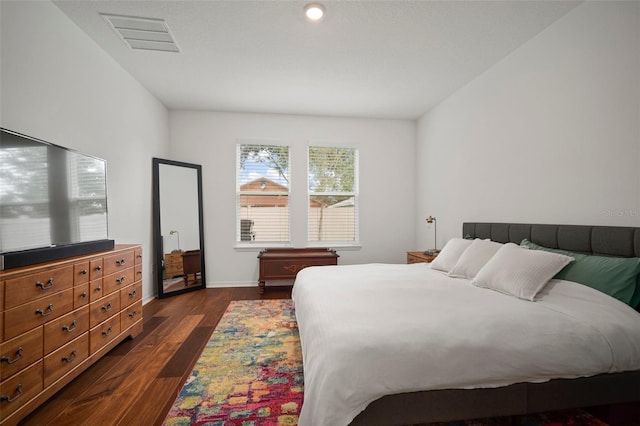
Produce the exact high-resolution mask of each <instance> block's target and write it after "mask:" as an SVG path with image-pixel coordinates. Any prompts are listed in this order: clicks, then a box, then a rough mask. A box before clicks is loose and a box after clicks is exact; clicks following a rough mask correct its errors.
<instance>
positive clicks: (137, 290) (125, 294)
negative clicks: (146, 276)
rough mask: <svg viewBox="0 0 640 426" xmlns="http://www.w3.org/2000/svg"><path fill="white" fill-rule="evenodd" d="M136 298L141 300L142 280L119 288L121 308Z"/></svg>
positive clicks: (135, 300) (133, 301)
mask: <svg viewBox="0 0 640 426" xmlns="http://www.w3.org/2000/svg"><path fill="white" fill-rule="evenodd" d="M138 300H142V281H137V282H136V283H135V284H134V285H130V286H129V287H127V288H123V289H122V290H120V306H121V308H125V307H127V306H129V305H131V304H132V303H135V302H137V301H138Z"/></svg>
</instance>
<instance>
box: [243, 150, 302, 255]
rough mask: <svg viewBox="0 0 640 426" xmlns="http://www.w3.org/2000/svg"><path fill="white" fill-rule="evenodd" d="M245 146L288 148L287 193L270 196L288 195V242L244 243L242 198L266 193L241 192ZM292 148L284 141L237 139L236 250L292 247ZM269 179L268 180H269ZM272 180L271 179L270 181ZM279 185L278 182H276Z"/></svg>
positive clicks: (275, 193) (251, 241) (274, 193)
mask: <svg viewBox="0 0 640 426" xmlns="http://www.w3.org/2000/svg"><path fill="white" fill-rule="evenodd" d="M243 145H266V146H280V147H286V148H287V156H288V168H287V177H288V182H287V189H288V190H287V191H286V192H285V191H274V192H269V193H268V195H269V196H278V195H286V196H287V206H286V208H287V229H286V230H287V235H288V239H287V240H286V241H284V240H282V241H277V240H276V241H255V240H249V241H246V240H245V241H243V240H242V239H241V238H242V225H241V223H242V206H241V198H242V196H252V195H254V196H264V195H265V193H264V192H260V191H241V190H240V187H241V185H242V184H241V182H240V180H241V179H240V175H241V170H242V169H241V167H240V155H241V147H242V146H243ZM292 151H293V150H292V146H291V144H290V143H287V142H286V141H282V140H269V139H237V140H236V149H235V168H236V188H235V189H236V203H235V210H236V212H235V248H238V249H256V248H264V247H291V244H292V235H291V222H292V214H291V213H292V208H291V201H292V197H291V196H292V186H293V179H292V170H291V169H292V162H291V160H292V155H291V154H292ZM267 179H268V178H267ZM269 180H271V179H269ZM276 183H277V182H276Z"/></svg>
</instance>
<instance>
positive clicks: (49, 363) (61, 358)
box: [44, 332, 89, 387]
mask: <svg viewBox="0 0 640 426" xmlns="http://www.w3.org/2000/svg"><path fill="white" fill-rule="evenodd" d="M88 357H89V333H88V332H85V333H83V334H82V335H80V336H79V337H78V338H76V339H75V340H73V341H71V342H69V343H67V344H66V345H64V346H63V347H61V348H60V349H58V350H57V351H55V352H52V353H51V354H50V355H47V356H46V357H45V358H44V386H45V387H47V386H49V385H51V384H52V383H53V382H55V381H56V380H58V379H59V378H60V377H62V376H64V375H65V374H67V373H68V372H69V371H71V370H73V369H74V368H75V367H76V366H77V365H79V364H80V363H81V362H82V361H84V360H85V359H87V358H88Z"/></svg>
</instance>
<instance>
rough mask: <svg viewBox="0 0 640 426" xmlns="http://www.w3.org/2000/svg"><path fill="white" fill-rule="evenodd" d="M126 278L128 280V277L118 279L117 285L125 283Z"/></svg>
mask: <svg viewBox="0 0 640 426" xmlns="http://www.w3.org/2000/svg"><path fill="white" fill-rule="evenodd" d="M126 278H127V277H125V276H122V277H120V278H118V279H117V280H116V283H118V284H122V283H123V282H124V281H125V279H126Z"/></svg>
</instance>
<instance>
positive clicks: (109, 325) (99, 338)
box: [89, 314, 120, 355]
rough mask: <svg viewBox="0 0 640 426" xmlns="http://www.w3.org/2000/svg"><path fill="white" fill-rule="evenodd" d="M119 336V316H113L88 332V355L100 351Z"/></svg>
mask: <svg viewBox="0 0 640 426" xmlns="http://www.w3.org/2000/svg"><path fill="white" fill-rule="evenodd" d="M118 334H120V315H119V314H118V315H115V316H113V317H111V318H109V319H108V320H106V321H105V322H103V323H102V324H100V325H98V326H97V327H95V328H92V329H91V331H89V354H90V355H91V354H93V353H95V352H97V351H99V350H100V348H102V347H103V346H104V345H106V344H107V343H109V342H110V341H112V340H113V339H115V338H116V336H118Z"/></svg>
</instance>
